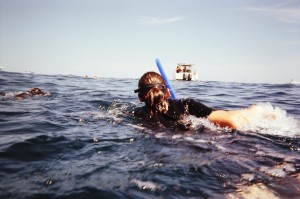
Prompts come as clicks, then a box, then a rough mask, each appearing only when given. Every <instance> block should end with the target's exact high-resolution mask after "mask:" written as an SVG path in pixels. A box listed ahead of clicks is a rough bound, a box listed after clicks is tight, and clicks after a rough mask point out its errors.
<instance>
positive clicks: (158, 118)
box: [134, 98, 214, 130]
mask: <svg viewBox="0 0 300 199" xmlns="http://www.w3.org/2000/svg"><path fill="white" fill-rule="evenodd" d="M212 111H214V109H212V108H209V107H207V106H205V105H204V104H202V103H201V102H199V101H197V100H194V99H191V98H188V99H179V100H172V99H169V109H168V111H167V112H166V113H158V114H155V115H154V116H152V117H150V115H149V112H150V110H149V108H148V107H147V106H144V107H139V108H136V109H135V110H134V116H135V117H136V118H139V119H140V120H141V121H145V122H146V121H147V122H160V123H161V124H163V125H164V126H166V127H168V128H172V129H179V130H189V129H190V126H191V122H190V121H189V120H187V119H186V116H188V115H194V116H196V117H207V116H208V115H210V114H211V112H212Z"/></svg>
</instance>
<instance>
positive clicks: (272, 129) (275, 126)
mask: <svg viewBox="0 0 300 199" xmlns="http://www.w3.org/2000/svg"><path fill="white" fill-rule="evenodd" d="M246 119H247V120H248V123H247V124H246V125H245V126H243V127H242V128H241V129H240V130H243V131H250V132H259V133H263V134H272V135H282V136H296V135H300V125H299V121H298V120H296V119H295V118H293V117H292V116H290V115H288V114H287V112H286V111H285V110H282V109H281V108H279V107H274V106H272V105H271V104H270V103H263V104H257V105H256V106H255V109H254V112H252V113H251V114H248V115H246Z"/></svg>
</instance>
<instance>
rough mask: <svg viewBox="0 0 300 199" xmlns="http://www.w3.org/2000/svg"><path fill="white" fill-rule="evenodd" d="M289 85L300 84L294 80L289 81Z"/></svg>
mask: <svg viewBox="0 0 300 199" xmlns="http://www.w3.org/2000/svg"><path fill="white" fill-rule="evenodd" d="M290 84H300V82H299V81H295V80H293V79H292V80H291V81H290Z"/></svg>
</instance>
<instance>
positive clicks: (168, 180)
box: [0, 71, 300, 199]
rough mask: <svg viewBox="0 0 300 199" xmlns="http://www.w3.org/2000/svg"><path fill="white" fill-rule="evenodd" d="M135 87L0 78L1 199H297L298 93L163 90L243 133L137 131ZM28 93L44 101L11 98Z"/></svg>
mask: <svg viewBox="0 0 300 199" xmlns="http://www.w3.org/2000/svg"><path fill="white" fill-rule="evenodd" d="M137 82H138V79H125V78H124V79H117V78H97V79H93V78H83V77H79V76H72V75H68V76H66V75H38V74H23V73H12V72H5V71H1V72H0V92H1V95H0V198H1V199H5V198H214V199H215V198H289V199H296V198H300V124H299V121H300V110H299V107H300V85H299V84H246V83H225V82H215V81H190V82H183V81H171V84H172V86H173V88H174V90H175V92H176V95H177V97H178V98H187V97H192V98H196V99H199V100H200V101H202V102H203V103H204V104H206V105H207V106H210V107H214V108H216V109H226V110H236V109H243V108H246V107H248V106H250V105H254V104H256V105H257V111H256V113H255V114H254V115H251V117H250V116H249V117H248V116H246V117H248V118H247V119H248V120H249V125H247V126H245V127H243V128H242V129H239V130H231V129H224V128H223V129H222V128H218V127H216V126H214V125H212V124H211V123H209V122H208V121H207V120H206V119H205V118H193V117H191V118H190V119H191V120H192V122H193V126H194V127H195V128H196V129H200V130H197V131H192V130H191V131H187V132H178V131H177V132H172V131H171V130H169V129H166V128H163V127H155V128H151V127H145V126H142V125H140V124H138V123H137V122H136V121H135V119H134V118H133V117H132V116H131V114H130V111H131V110H132V109H133V108H135V107H138V106H142V104H141V103H140V102H139V101H138V99H137V96H136V94H135V93H134V92H133V90H134V89H135V88H136V87H137ZM33 87H38V88H41V89H42V90H43V91H45V92H47V94H46V95H45V96H35V97H28V98H25V99H23V100H22V99H16V95H17V94H18V93H20V92H22V91H27V90H29V89H31V88H33Z"/></svg>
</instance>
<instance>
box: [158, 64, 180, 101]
mask: <svg viewBox="0 0 300 199" xmlns="http://www.w3.org/2000/svg"><path fill="white" fill-rule="evenodd" d="M155 62H156V65H157V68H158V70H159V72H160V75H161V76H162V78H163V80H164V81H165V84H166V86H167V88H168V89H169V91H170V94H171V98H172V99H176V95H175V92H174V90H173V88H172V87H171V85H170V83H169V80H168V78H167V75H166V73H165V71H164V69H163V67H162V65H161V63H160V61H159V59H156V60H155Z"/></svg>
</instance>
